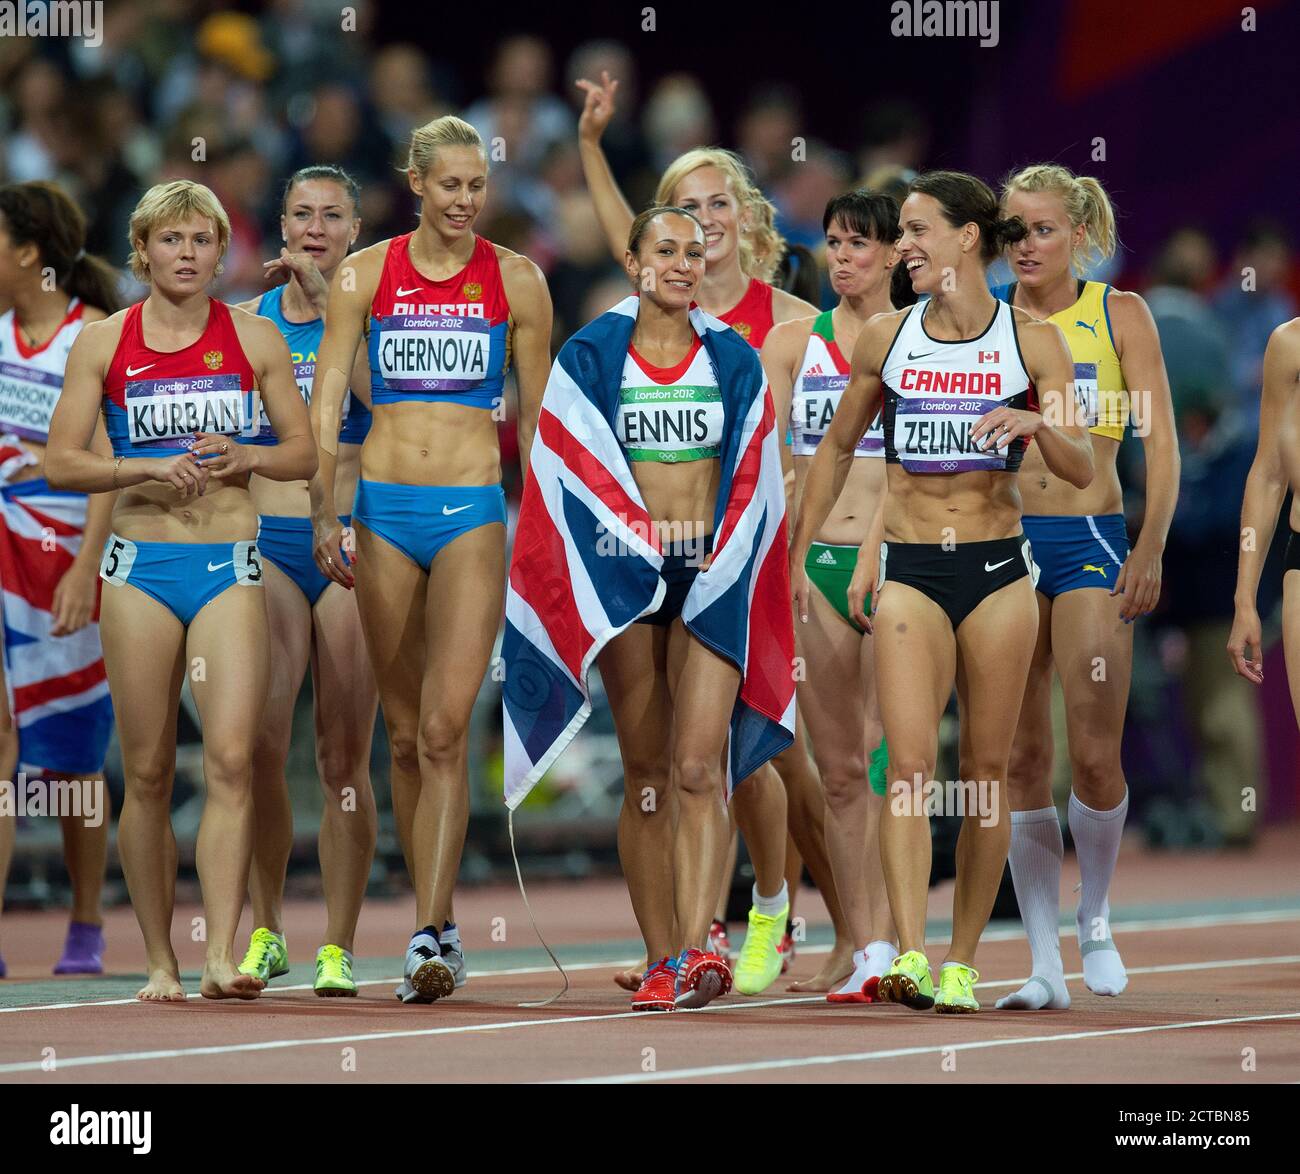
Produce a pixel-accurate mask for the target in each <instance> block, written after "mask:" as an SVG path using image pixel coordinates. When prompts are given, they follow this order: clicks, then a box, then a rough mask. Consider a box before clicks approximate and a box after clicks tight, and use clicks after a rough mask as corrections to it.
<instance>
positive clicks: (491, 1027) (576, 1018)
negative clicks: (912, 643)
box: [0, 954, 1300, 1083]
mask: <svg viewBox="0 0 1300 1174" xmlns="http://www.w3.org/2000/svg"><path fill="white" fill-rule="evenodd" d="M1294 963H1300V955H1296V954H1288V955H1280V956H1277V957H1260V958H1224V959H1220V960H1217V961H1213V962H1182V963H1167V964H1164V965H1161V966H1145V967H1141V966H1135V967H1133V968H1132V969H1130V970H1129V972H1128V973H1129V974H1130V975H1135V974H1170V973H1176V972H1181V971H1195V970H1215V969H1226V968H1228V967H1232V966H1284V965H1291V964H1294ZM1082 977H1083V975H1082V974H1081V973H1080V974H1069V975H1066V978H1067V980H1068V979H1072V978H1075V979H1077V978H1082ZM1024 981H1025V980H1024V979H1021V978H1016V979H1005V980H999V981H997V982H988V983H980V984H979V987H980V989H992V988H993V987H1004V986H1008V987H1009V986H1019V985H1020V984H1021V983H1023V982H1024ZM131 1001H132V1002H135V1000H131ZM801 1003H823V1004H824V1003H825V996H824V995H810V996H796V997H793V998H781V999H761V1000H750V999H746V1000H745V1001H744V1002H736V1003H721V1004H718V1005H716V1006H714V1007H712V1008H701V1009H700V1010H699V1011H679V1012H676V1014H684V1015H695V1014H703V1013H708V1012H722V1011H740V1010H754V1009H756V1008H759V1007H782V1006H796V1005H798V1004H801ZM1005 1014H1008V1015H1017V1016H1020V1015H1025V1014H1030V1012H1019V1011H1008V1012H1005ZM661 1015H663V1012H662V1011H609V1012H603V1013H600V1014H594V1015H557V1016H554V1017H552V1018H549V1019H514V1020H506V1021H503V1022H498V1023H466V1024H457V1025H455V1026H452V1027H430V1028H416V1029H412V1030H410V1031H380V1032H366V1033H365V1034H362V1035H340V1036H313V1037H308V1038H303V1039H280V1040H259V1041H255V1042H250V1043H242V1044H211V1045H207V1046H205V1047H192V1048H167V1049H159V1050H154V1051H148V1052H109V1053H105V1054H102V1055H93V1056H71V1057H69V1058H67V1059H60V1060H59V1061H58V1066H59V1068H60V1069H63V1068H80V1067H86V1066H90V1065H102V1064H126V1063H138V1062H140V1061H147V1060H176V1059H183V1058H185V1057H187V1056H219V1055H228V1054H232V1053H238V1052H260V1051H280V1050H283V1049H286V1048H302V1047H314V1046H317V1045H321V1044H350V1043H359V1042H366V1041H370V1040H385V1039H415V1038H421V1037H424V1036H443V1035H468V1034H472V1033H475V1032H484V1031H509V1030H515V1029H521V1028H527V1027H550V1026H553V1025H564V1024H571V1023H598V1022H600V1021H602V1020H618V1019H644V1018H646V1017H648V1016H649V1017H658V1016H661ZM1249 1018H1250V1017H1247V1020H1248V1019H1249ZM1254 1018H1262V1019H1277V1018H1283V1019H1286V1018H1300V1012H1296V1013H1295V1014H1294V1015H1265V1016H1256V1017H1254ZM1247 1020H1243V1022H1245V1021H1247ZM1224 1022H1229V1021H1228V1020H1224ZM1115 1030H1117V1031H1120V1032H1121V1033H1122V1032H1133V1031H1146V1030H1152V1029H1151V1028H1146V1027H1142V1028H1119V1029H1115ZM1085 1034H1088V1033H1085ZM1101 1034H1108V1032H1102V1033H1101ZM1043 1038H1044V1039H1052V1038H1058V1037H1050V1036H1045V1037H1043ZM1059 1038H1066V1037H1059ZM1080 1038H1083V1037H1080ZM993 1042H994V1043H999V1042H1000V1043H1018V1042H1020V1040H1019V1039H1014V1038H1008V1039H1004V1040H1002V1041H993ZM981 1046H986V1045H981ZM934 1050H936V1049H933V1048H923V1049H921V1051H920V1052H915V1051H910V1050H908V1049H903V1050H902V1051H899V1052H898V1053H897V1054H898V1055H913V1054H916V1055H919V1054H922V1053H923V1052H928V1051H934ZM937 1050H940V1051H941V1050H942V1048H939V1049H937ZM883 1055H884V1054H883V1053H882V1057H883ZM850 1058H852V1057H850ZM807 1062H808V1063H812V1062H814V1061H811V1060H810V1061H807ZM818 1062H821V1063H838V1062H839V1061H838V1060H836V1059H834V1058H819V1061H818ZM757 1063H760V1064H763V1063H768V1061H758V1062H757ZM745 1070H746V1069H744V1068H741V1069H738V1071H745ZM755 1070H756V1071H757V1070H758V1069H755ZM40 1071H43V1067H42V1061H40V1060H25V1061H17V1062H14V1063H9V1064H0V1075H4V1074H7V1073H16V1072H40ZM708 1074H709V1075H714V1074H715V1073H712V1072H711V1071H710V1072H709V1073H708ZM634 1075H638V1076H642V1075H646V1074H644V1073H636V1074H634ZM651 1075H656V1074H651ZM657 1078H658V1079H661V1080H662V1079H674V1078H672V1077H667V1076H664V1075H662V1074H657ZM577 1079H578V1082H579V1083H581V1082H583V1081H584V1080H586V1079H605V1080H611V1081H615V1082H622V1081H626V1080H627V1079H628V1078H627V1077H605V1078H577Z"/></svg>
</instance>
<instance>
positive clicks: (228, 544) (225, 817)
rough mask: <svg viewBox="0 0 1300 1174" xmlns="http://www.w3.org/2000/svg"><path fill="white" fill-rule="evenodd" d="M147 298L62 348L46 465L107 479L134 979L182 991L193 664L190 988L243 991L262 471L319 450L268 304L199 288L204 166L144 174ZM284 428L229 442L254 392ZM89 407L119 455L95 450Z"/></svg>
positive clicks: (104, 632)
mask: <svg viewBox="0 0 1300 1174" xmlns="http://www.w3.org/2000/svg"><path fill="white" fill-rule="evenodd" d="M130 242H131V249H132V253H131V269H132V272H134V273H135V275H136V277H137V278H139V279H140V280H141V281H145V282H147V283H148V284H149V295H148V297H146V298H145V300H144V301H143V302H140V303H137V304H136V305H134V306H131V307H130V308H129V309H127V310H123V311H121V312H120V313H117V314H114V315H113V316H112V317H111V318H107V319H105V320H104V321H103V322H93V323H91V324H90V325H88V326H87V327H86V328H85V329H84V330H83V331H82V332H81V335H80V336H79V337H78V339H77V341H76V343H75V345H74V346H73V348H72V353H71V355H69V357H68V367H67V375H66V377H65V380H64V387H63V394H62V396H61V397H60V399H59V405H58V407H57V408H56V409H55V413H54V419H53V420H52V421H51V424H50V443H49V448H48V450H47V454H46V476H47V477H48V479H49V481H50V483H51V485H55V486H58V487H62V488H65V489H78V490H81V491H82V492H84V493H103V492H105V491H108V490H114V489H116V490H119V491H120V492H119V493H118V497H117V503H116V505H115V507H114V509H113V532H112V533H111V534H110V535H109V538H108V542H107V543H106V545H105V547H104V554H103V559H102V561H101V563H100V571H99V573H100V577H101V578H102V579H103V580H104V581H105V583H107V584H108V586H107V587H106V588H105V589H104V592H103V598H102V603H101V617H100V635H101V637H102V639H103V643H104V660H105V663H106V665H107V668H108V679H109V685H110V688H111V690H112V695H113V708H114V710H115V712H116V714H117V722H118V726H117V728H118V737H119V740H120V742H121V747H122V765H123V769H124V773H125V775H126V799H125V802H124V804H123V806H122V815H121V819H120V820H119V823H118V840H117V842H118V851H119V852H120V854H121V858H122V871H123V872H124V873H125V875H126V883H127V889H128V891H129V892H130V894H131V903H132V905H133V906H134V907H135V913H136V918H137V919H138V921H139V922H140V928H141V930H142V931H143V933H144V939H145V948H146V950H147V952H148V974H149V977H148V981H147V982H146V983H145V985H144V986H143V987H142V988H141V989H140V991H139V993H138V994H137V996H136V997H137V998H139V999H142V1000H154V1001H173V1000H181V999H184V998H185V991H184V988H183V987H182V986H181V980H180V971H179V968H178V966H177V962H176V955H175V954H174V953H173V951H172V946H171V919H172V908H173V905H174V902H175V887H176V839H175V837H174V835H173V834H172V827H171V817H170V801H171V790H172V781H173V777H174V774H175V768H176V710H177V703H178V701H179V699H180V690H181V686H182V683H183V681H184V679H185V676H186V675H187V674H188V676H189V680H190V688H191V690H192V691H193V694H194V700H195V702H196V703H197V704H198V708H199V717H200V720H201V722H202V725H203V778H204V783H205V786H206V790H207V795H206V800H205V803H204V809H203V820H202V822H201V824H200V825H199V837H198V847H197V862H198V871H199V882H200V884H201V886H202V889H203V908H204V917H205V922H206V930H207V958H206V961H205V963H204V967H203V978H202V980H201V982H200V984H199V993H200V994H202V995H203V996H204V997H205V998H209V999H225V998H240V999H255V998H257V996H258V994H259V993H260V991H261V990H262V987H263V985H264V984H263V982H262V981H261V980H260V979H257V978H252V977H249V976H248V975H244V974H240V973H239V970H238V969H237V967H236V964H235V956H234V937H235V928H236V926H237V925H238V924H239V914H240V910H241V908H242V906H243V903H244V890H245V887H246V885H247V883H248V865H249V859H250V857H251V854H252V835H253V796H252V786H253V770H252V755H253V744H254V741H255V738H256V735H257V728H258V724H259V722H260V721H261V720H262V707H263V704H264V702H265V698H266V682H267V643H268V640H267V626H266V604H265V601H264V599H263V595H262V591H261V586H262V579H263V568H262V562H261V558H260V556H259V554H258V550H257V542H256V536H257V512H256V510H255V509H254V507H253V502H252V498H251V497H250V496H249V492H248V480H249V477H250V475H251V474H252V473H254V472H256V473H258V474H259V475H261V476H263V477H269V478H271V479H273V480H277V481H293V480H301V479H303V478H306V477H310V476H311V475H312V473H313V472H315V467H316V458H315V454H314V452H313V448H312V441H311V433H310V431H309V421H308V418H307V409H306V407H305V406H304V404H303V402H302V397H301V396H300V395H299V394H298V388H297V386H296V384H295V383H294V378H293V368H292V366H291V364H290V362H289V351H288V348H287V347H286V346H285V344H284V339H282V338H281V337H280V334H279V332H278V331H277V330H276V329H275V327H274V326H273V325H272V324H271V323H270V322H267V321H266V320H265V319H262V318H256V317H254V316H253V315H251V314H246V313H245V312H244V311H243V310H239V309H232V308H231V307H229V306H227V305H226V304H225V303H223V302H219V301H217V300H216V299H215V298H212V297H210V296H209V295H208V292H207V291H208V287H209V286H210V285H211V284H212V280H213V278H214V277H215V276H216V275H217V273H218V272H220V266H221V258H222V256H223V255H224V253H225V251H226V248H227V246H228V245H229V242H230V221H229V219H228V218H227V216H226V212H225V209H224V208H222V206H221V204H220V202H219V201H218V200H217V198H216V196H214V195H213V194H212V192H211V191H209V190H208V189H207V188H206V187H204V186H203V185H202V184H198V183H194V182H192V181H190V180H174V181H172V182H169V183H162V184H158V185H156V186H154V187H152V188H150V189H149V190H148V191H147V192H146V193H145V194H144V196H142V197H141V199H140V202H139V204H138V205H136V209H135V211H134V212H133V213H132V215H131V224H130ZM259 397H260V401H261V404H262V405H264V406H265V408H266V414H267V417H268V418H269V420H270V422H271V425H272V427H274V428H275V431H276V435H277V436H279V438H280V443H279V444H278V445H274V446H272V447H267V448H256V447H254V446H252V445H247V444H243V443H241V440H242V438H243V437H245V436H247V435H249V434H251V432H252V430H253V428H254V427H255V426H256V421H257V407H258V401H259ZM101 411H102V412H103V415H104V418H105V423H106V425H107V431H108V439H109V441H110V443H111V444H112V447H113V452H114V454H115V455H114V456H112V457H109V456H104V455H102V454H100V453H98V452H96V451H94V448H93V444H94V440H93V438H94V435H95V433H96V429H97V424H98V420H99V416H100V413H101Z"/></svg>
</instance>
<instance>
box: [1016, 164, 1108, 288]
mask: <svg viewBox="0 0 1300 1174" xmlns="http://www.w3.org/2000/svg"><path fill="white" fill-rule="evenodd" d="M1013 192H1053V193H1055V194H1056V195H1058V196H1060V197H1061V202H1062V203H1063V204H1064V205H1065V214H1066V215H1067V216H1068V217H1069V218H1070V227H1071V228H1079V227H1080V226H1082V227H1083V241H1082V242H1081V243H1080V244H1079V246H1078V247H1077V248H1072V249H1071V251H1070V263H1071V265H1072V266H1074V268H1075V269H1079V268H1083V267H1086V266H1087V265H1088V264H1089V263H1095V262H1097V261H1104V260H1107V259H1109V258H1110V257H1113V256H1114V255H1115V249H1116V248H1117V247H1118V246H1119V236H1118V234H1117V233H1116V231H1115V209H1114V208H1113V207H1112V206H1111V202H1110V197H1109V196H1108V195H1107V194H1106V189H1105V188H1104V187H1102V186H1101V183H1100V181H1098V180H1096V179H1094V178H1093V177H1092V176H1090V175H1075V174H1074V172H1073V171H1071V170H1070V169H1069V168H1068V167H1062V166H1061V165H1060V164H1059V163H1035V164H1033V165H1032V166H1029V167H1025V168H1022V169H1021V170H1020V171H1017V172H1015V173H1013V174H1012V175H1009V176H1007V178H1006V180H1005V181H1004V182H1003V184H1002V202H1003V203H1004V204H1005V203H1006V201H1007V197H1008V196H1010V195H1011V194H1012V193H1013Z"/></svg>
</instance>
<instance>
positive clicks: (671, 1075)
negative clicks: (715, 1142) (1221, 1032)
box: [545, 1011, 1300, 1084]
mask: <svg viewBox="0 0 1300 1174" xmlns="http://www.w3.org/2000/svg"><path fill="white" fill-rule="evenodd" d="M1011 1013H1012V1014H1020V1012H1011ZM1278 1019H1300V1011H1288V1012H1279V1013H1278V1014H1275V1015H1238V1016H1234V1017H1232V1018H1230V1019H1189V1020H1186V1021H1185V1022H1182V1023H1152V1024H1147V1025H1146V1026H1143V1027H1111V1028H1105V1029H1100V1030H1097V1031H1067V1032H1061V1033H1060V1034H1058V1035H1030V1036H1021V1037H1019V1038H1011V1037H1004V1038H1002V1039H993V1040H970V1041H968V1042H966V1043H960V1044H936V1045H926V1046H924V1047H914V1048H888V1049H886V1050H883V1051H878V1052H845V1053H842V1054H840V1055H827V1056H804V1057H801V1058H798V1059H778V1060H753V1061H749V1062H746V1063H739V1064H711V1065H708V1066H707V1067H701V1068H680V1069H677V1070H676V1071H673V1072H629V1073H625V1074H622V1075H618V1076H588V1077H574V1078H571V1079H568V1080H552V1081H546V1082H545V1083H547V1084H649V1083H652V1082H656V1081H665V1080H697V1079H699V1078H701V1077H704V1076H736V1075H738V1074H740V1073H743V1072H775V1071H781V1070H784V1069H789V1068H810V1067H816V1066H825V1065H829V1064H856V1063H866V1062H869V1061H872V1060H894V1059H898V1058H900V1057H903V1056H931V1055H936V1054H941V1053H943V1052H973V1051H979V1050H980V1049H983V1048H1010V1047H1019V1046H1021V1045H1024V1044H1053V1043H1067V1042H1070V1041H1073V1040H1082V1039H1102V1038H1104V1037H1108V1036H1116V1035H1143V1034H1146V1033H1150V1032H1155V1031H1183V1030H1187V1029H1190V1028H1197V1027H1223V1026H1225V1025H1231V1024H1234V1023H1264V1022H1268V1021H1270V1020H1278Z"/></svg>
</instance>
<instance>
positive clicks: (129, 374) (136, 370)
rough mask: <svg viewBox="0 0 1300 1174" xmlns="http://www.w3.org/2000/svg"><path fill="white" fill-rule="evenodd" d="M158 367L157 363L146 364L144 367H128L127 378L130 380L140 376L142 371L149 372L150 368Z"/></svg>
mask: <svg viewBox="0 0 1300 1174" xmlns="http://www.w3.org/2000/svg"><path fill="white" fill-rule="evenodd" d="M157 365H158V364H157V363H146V364H145V365H144V366H143V367H134V368H133V367H128V368H127V369H126V377H127V378H128V379H130V378H132V377H133V376H136V375H139V374H140V372H141V371H148V370H149V368H150V367H156V366H157Z"/></svg>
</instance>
